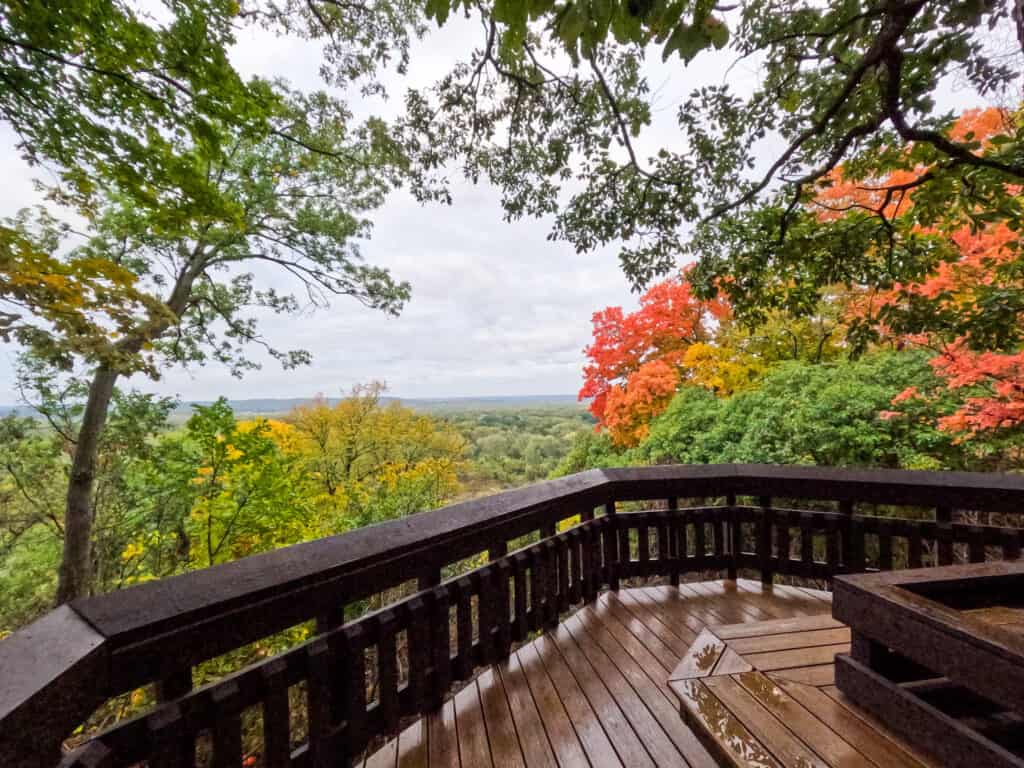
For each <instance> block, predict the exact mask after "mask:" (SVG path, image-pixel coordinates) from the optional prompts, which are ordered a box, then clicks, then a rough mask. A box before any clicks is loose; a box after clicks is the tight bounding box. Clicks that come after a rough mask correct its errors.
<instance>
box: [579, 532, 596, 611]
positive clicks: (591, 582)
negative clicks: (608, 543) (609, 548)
mask: <svg viewBox="0 0 1024 768" xmlns="http://www.w3.org/2000/svg"><path fill="white" fill-rule="evenodd" d="M580 536H581V538H582V542H581V546H580V551H581V552H582V553H583V579H582V581H583V583H582V584H581V589H582V594H581V595H580V596H581V597H582V598H583V601H584V602H586V603H591V602H593V601H594V600H595V599H597V592H598V590H599V589H600V587H601V576H600V572H601V569H600V562H601V549H600V546H601V539H600V537H601V532H600V531H599V530H598V529H597V528H596V527H595V526H594V525H587V527H586V528H584V529H583V531H582V532H581V533H580Z"/></svg>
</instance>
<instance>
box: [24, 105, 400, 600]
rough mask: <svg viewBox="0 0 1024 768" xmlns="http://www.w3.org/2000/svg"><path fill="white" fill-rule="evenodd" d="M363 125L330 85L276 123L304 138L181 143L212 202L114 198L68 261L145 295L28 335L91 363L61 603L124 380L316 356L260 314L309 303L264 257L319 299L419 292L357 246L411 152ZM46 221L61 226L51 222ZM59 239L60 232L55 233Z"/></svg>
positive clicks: (78, 565) (384, 303) (229, 136)
mask: <svg viewBox="0 0 1024 768" xmlns="http://www.w3.org/2000/svg"><path fill="white" fill-rule="evenodd" d="M350 122H351V120H350V115H349V113H348V111H347V110H346V108H345V107H344V105H343V104H341V103H340V102H338V101H336V100H334V99H331V98H330V97H328V96H326V95H325V94H313V95H310V96H302V95H299V94H294V93H292V94H288V96H287V100H286V101H283V102H281V106H280V109H279V110H278V111H277V113H276V114H275V115H274V118H273V125H276V126H278V127H279V128H280V131H281V132H283V131H285V129H287V132H288V133H289V136H290V137H291V138H282V137H281V136H280V135H278V133H277V132H269V133H266V134H264V135H262V136H257V137H253V136H251V135H249V134H248V133H246V132H238V131H234V130H231V129H227V128H225V129H224V130H223V131H222V132H221V133H220V134H218V137H217V139H218V146H220V147H226V148H228V149H229V151H228V152H227V153H226V154H224V155H223V156H221V155H219V154H218V155H213V156H211V155H210V154H209V153H207V152H206V151H205V149H204V147H203V146H201V145H193V146H189V147H187V148H183V149H182V152H183V154H185V155H187V156H188V157H189V158H190V162H192V163H194V164H196V165H197V166H201V167H203V168H204V169H205V176H204V179H205V190H204V196H205V197H206V198H208V199H209V200H211V201H212V202H213V204H212V205H211V206H209V207H206V206H201V205H196V206H194V207H193V208H191V209H190V210H189V211H188V214H187V215H181V213H180V211H177V210H175V209H171V210H169V211H163V212H160V213H153V212H150V211H147V210H145V209H140V208H139V207H137V206H136V205H135V204H134V200H133V198H132V197H129V196H126V195H120V194H115V193H109V194H107V195H106V196H104V198H103V202H102V206H101V207H99V208H98V209H97V212H96V215H95V217H94V219H93V221H92V232H91V233H90V236H89V238H88V239H87V240H86V242H84V243H83V244H81V245H79V246H77V247H74V248H72V249H70V250H69V251H67V253H66V254H64V255H63V256H61V257H60V260H61V262H62V263H66V264H78V265H82V264H84V265H92V264H99V265H104V266H105V265H112V266H113V267H115V268H117V269H120V270H122V271H126V272H127V273H128V274H129V275H130V279H129V280H128V282H129V283H130V284H131V286H132V290H134V291H136V292H137V293H138V294H139V295H141V296H144V297H145V301H143V302H139V303H138V304H137V307H136V311H135V312H131V313H125V315H124V317H123V318H122V320H123V322H122V323H121V324H120V325H119V326H118V327H117V328H116V329H115V330H114V331H113V332H111V333H108V334H105V335H104V336H102V337H101V336H91V335H85V336H82V335H79V334H74V333H70V332H65V330H64V329H62V328H60V327H57V328H53V327H51V326H49V325H47V324H46V323H45V313H37V315H36V317H37V318H38V320H37V322H34V323H30V325H31V332H26V333H22V334H21V335H19V336H18V339H19V340H20V341H22V342H23V343H27V344H29V345H31V348H32V349H33V350H35V352H36V353H37V354H40V355H44V356H46V357H47V358H48V359H49V360H51V361H53V362H55V363H56V364H58V365H60V366H64V367H69V366H71V365H73V364H78V365H84V366H87V367H90V368H91V370H92V374H91V381H90V385H89V391H88V395H87V397H86V400H85V405H84V409H83V412H82V416H81V420H80V423H79V425H78V429H77V434H76V435H75V436H74V452H73V459H72V467H71V480H70V483H69V486H68V501H67V510H66V520H65V550H64V551H65V557H64V560H63V562H62V567H61V588H60V591H59V595H58V599H59V600H67V599H70V598H71V597H74V596H76V595H78V594H82V593H83V592H84V591H86V590H88V588H89V583H90V579H91V573H90V569H89V562H90V556H89V543H90V541H91V527H92V520H93V518H94V510H93V509H92V491H93V483H94V479H95V461H96V455H97V451H98V450H99V442H100V439H101V435H102V432H103V428H104V424H105V421H106V415H107V411H108V408H109V403H110V399H111V397H112V394H113V391H114V385H115V383H116V382H117V380H118V378H119V377H121V376H124V375H127V374H132V373H137V372H142V373H145V374H148V375H150V376H153V377H156V376H158V375H159V372H160V371H161V370H162V369H163V368H165V367H166V366H167V365H172V364H176V363H199V364H202V363H204V362H206V361H207V360H208V359H213V360H216V361H218V362H222V363H224V364H226V365H229V366H230V367H231V370H232V372H233V373H235V374H236V375H241V374H242V373H243V372H244V371H245V370H246V369H248V368H252V367H254V365H255V364H254V363H253V362H252V361H251V359H250V358H248V357H246V355H245V347H246V346H247V345H248V344H251V343H256V344H260V345H262V346H263V347H264V348H265V349H266V350H267V351H268V352H269V353H270V354H271V355H273V356H274V357H276V358H277V359H279V360H280V361H281V362H282V363H283V364H284V365H285V366H289V367H290V366H295V365H298V364H302V363H306V362H308V360H309V355H308V353H306V352H304V351H301V350H296V351H280V350H277V349H276V348H274V347H272V346H270V345H269V343H268V342H267V341H266V340H265V339H264V338H263V337H262V336H261V335H260V333H259V329H258V327H257V324H256V321H255V319H253V318H251V317H249V316H247V311H248V309H249V308H250V307H253V306H257V307H264V308H267V309H270V310H271V311H273V312H277V313H295V312H298V311H299V310H300V308H301V306H302V305H301V304H300V300H299V299H298V298H297V296H296V295H294V294H293V293H292V292H289V291H288V290H284V289H282V288H275V287H266V288H262V287H260V285H259V284H258V283H257V280H256V278H255V276H254V275H253V273H251V272H250V271H248V270H249V269H251V268H252V266H253V265H256V264H265V265H269V266H270V267H272V268H276V269H277V270H278V271H279V274H280V275H281V276H282V277H283V278H286V279H282V280H280V281H279V285H282V286H289V283H288V282H287V280H291V283H290V287H294V288H296V289H298V290H301V291H302V292H303V295H304V296H305V297H306V298H307V300H308V301H311V302H312V303H313V304H316V305H320V306H326V305H327V304H328V303H329V301H330V299H331V298H333V297H337V296H352V297H354V298H356V299H358V300H359V301H361V302H363V303H364V304H366V305H368V306H371V307H375V308H378V309H381V310H383V311H386V312H389V313H397V312H398V311H399V309H400V308H401V306H402V304H403V302H404V301H405V300H406V298H407V297H408V295H409V286H408V285H407V284H406V283H399V282H396V281H394V280H392V278H391V276H390V275H389V274H388V273H387V272H386V271H385V270H383V269H379V268H375V267H372V266H367V265H365V264H363V263H362V262H361V256H360V253H359V250H358V247H357V245H356V241H357V240H359V239H360V238H363V237H365V236H366V235H367V234H368V231H369V222H368V221H367V220H366V218H365V213H366V212H367V211H368V210H370V209H372V208H374V207H375V206H377V205H378V204H379V203H380V202H381V201H382V199H383V195H384V194H385V193H386V191H387V190H388V189H389V188H390V187H391V186H392V185H393V184H394V183H396V182H397V180H398V173H399V172H400V170H399V169H400V167H401V158H400V155H399V154H398V152H397V149H396V147H395V145H394V144H393V143H392V142H391V141H390V140H389V139H388V137H387V136H386V133H385V132H384V130H383V127H382V126H381V125H380V124H379V123H377V122H375V121H370V122H368V123H366V124H364V125H362V126H359V125H356V126H350V125H349V123H350ZM307 147H309V148H307ZM14 224H15V225H23V224H24V222H15V223H14ZM41 225H42V227H43V228H44V229H46V228H50V229H52V226H53V225H52V222H50V221H49V220H48V219H45V220H43V221H42V222H41ZM47 236H48V237H49V238H50V239H51V240H52V239H53V233H52V232H50V233H48V235H47ZM28 309H29V310H31V311H33V312H35V310H36V307H34V306H29V307H28ZM97 325H99V326H101V327H102V325H103V324H102V323H97Z"/></svg>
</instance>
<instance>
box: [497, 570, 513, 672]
mask: <svg viewBox="0 0 1024 768" xmlns="http://www.w3.org/2000/svg"><path fill="white" fill-rule="evenodd" d="M495 578H496V579H497V582H498V584H497V589H496V591H495V601H496V605H497V619H498V628H497V635H496V637H495V642H496V643H497V646H498V647H497V657H498V658H499V659H503V658H505V657H507V656H508V654H509V649H510V648H511V647H512V619H511V616H510V614H509V610H510V608H511V606H510V604H509V603H510V595H509V591H508V590H509V581H510V579H511V578H512V564H511V563H509V561H508V559H507V558H505V559H502V560H499V561H498V563H497V565H495Z"/></svg>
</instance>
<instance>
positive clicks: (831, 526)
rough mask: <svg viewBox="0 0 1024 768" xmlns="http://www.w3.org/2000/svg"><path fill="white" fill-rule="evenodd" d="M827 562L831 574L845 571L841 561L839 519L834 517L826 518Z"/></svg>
mask: <svg viewBox="0 0 1024 768" xmlns="http://www.w3.org/2000/svg"><path fill="white" fill-rule="evenodd" d="M825 562H827V563H828V573H829V576H832V575H834V574H836V573H842V572H843V569H842V565H841V564H840V562H839V521H838V520H836V519H835V518H834V517H826V518H825Z"/></svg>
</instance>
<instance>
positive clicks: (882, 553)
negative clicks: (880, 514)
mask: <svg viewBox="0 0 1024 768" xmlns="http://www.w3.org/2000/svg"><path fill="white" fill-rule="evenodd" d="M878 569H879V570H881V571H891V570H892V526H891V525H890V524H889V521H888V520H886V519H885V518H880V519H879V520H878Z"/></svg>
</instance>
